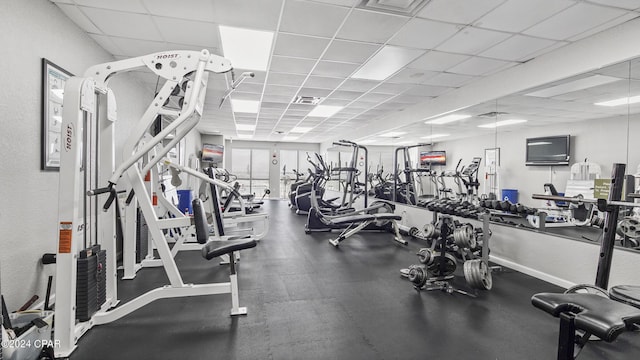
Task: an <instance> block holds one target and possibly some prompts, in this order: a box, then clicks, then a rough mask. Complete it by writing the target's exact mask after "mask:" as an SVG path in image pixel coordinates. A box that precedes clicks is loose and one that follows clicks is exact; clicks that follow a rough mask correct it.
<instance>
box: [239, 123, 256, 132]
mask: <svg viewBox="0 0 640 360" xmlns="http://www.w3.org/2000/svg"><path fill="white" fill-rule="evenodd" d="M255 129H256V125H255V124H236V130H238V131H253V130H255Z"/></svg>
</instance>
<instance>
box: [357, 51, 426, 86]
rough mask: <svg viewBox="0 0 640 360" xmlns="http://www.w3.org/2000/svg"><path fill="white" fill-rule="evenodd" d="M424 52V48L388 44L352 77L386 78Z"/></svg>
mask: <svg viewBox="0 0 640 360" xmlns="http://www.w3.org/2000/svg"><path fill="white" fill-rule="evenodd" d="M422 54H424V50H418V49H408V48H402V47H398V46H390V45H386V46H385V47H383V48H382V50H380V51H378V53H377V54H375V55H374V56H373V57H372V58H371V59H369V61H367V62H366V63H365V64H364V65H362V67H361V68H360V69H359V70H358V71H356V73H355V74H353V75H352V76H351V77H352V78H355V79H368V80H384V79H386V78H388V77H389V76H391V75H393V74H395V73H396V72H397V71H398V70H400V69H402V68H403V67H405V66H406V65H407V64H408V63H410V62H412V61H413V60H415V59H416V58H417V57H418V56H420V55H422Z"/></svg>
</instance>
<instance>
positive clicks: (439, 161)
mask: <svg viewBox="0 0 640 360" xmlns="http://www.w3.org/2000/svg"><path fill="white" fill-rule="evenodd" d="M429 165H447V152H446V151H439V150H438V151H435V150H434V151H420V166H429Z"/></svg>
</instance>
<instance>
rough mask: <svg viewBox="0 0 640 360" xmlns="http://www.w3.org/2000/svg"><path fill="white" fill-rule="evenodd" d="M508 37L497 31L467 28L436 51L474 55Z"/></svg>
mask: <svg viewBox="0 0 640 360" xmlns="http://www.w3.org/2000/svg"><path fill="white" fill-rule="evenodd" d="M509 36H511V35H509V34H505V33H501V32H497V31H492V30H484V29H478V28H474V27H467V28H465V29H463V30H461V31H460V32H458V33H457V34H456V35H454V36H453V37H452V38H450V39H449V40H447V41H445V42H444V43H443V44H442V45H440V46H438V50H441V51H448V52H454V53H460V54H469V55H475V54H477V53H479V52H481V51H484V50H486V49H487V48H489V47H491V46H493V45H495V44H497V43H499V42H500V41H503V40H505V39H507V38H508V37H509Z"/></svg>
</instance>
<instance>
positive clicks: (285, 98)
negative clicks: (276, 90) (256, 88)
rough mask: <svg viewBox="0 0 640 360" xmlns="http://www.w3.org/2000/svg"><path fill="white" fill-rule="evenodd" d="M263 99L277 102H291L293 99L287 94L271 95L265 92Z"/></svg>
mask: <svg viewBox="0 0 640 360" xmlns="http://www.w3.org/2000/svg"><path fill="white" fill-rule="evenodd" d="M262 101H263V102H264V101H267V102H275V103H285V104H286V103H289V102H290V101H291V96H287V95H270V94H264V96H263V98H262Z"/></svg>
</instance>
